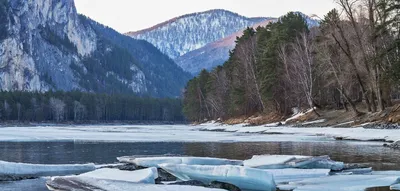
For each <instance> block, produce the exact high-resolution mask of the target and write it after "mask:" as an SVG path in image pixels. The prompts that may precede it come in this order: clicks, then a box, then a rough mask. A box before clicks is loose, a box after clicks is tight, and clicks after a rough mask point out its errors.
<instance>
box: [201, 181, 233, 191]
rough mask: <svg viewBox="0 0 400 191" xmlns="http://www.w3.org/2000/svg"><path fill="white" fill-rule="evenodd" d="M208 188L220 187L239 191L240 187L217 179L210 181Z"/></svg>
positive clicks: (230, 190)
mask: <svg viewBox="0 0 400 191" xmlns="http://www.w3.org/2000/svg"><path fill="white" fill-rule="evenodd" d="M209 188H221V189H224V190H229V191H241V190H240V188H238V187H237V186H235V185H233V184H229V183H224V182H218V181H213V182H211V184H210V186H209Z"/></svg>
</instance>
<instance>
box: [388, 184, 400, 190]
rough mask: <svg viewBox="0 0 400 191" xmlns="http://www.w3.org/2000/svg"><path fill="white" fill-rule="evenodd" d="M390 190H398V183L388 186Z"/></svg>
mask: <svg viewBox="0 0 400 191" xmlns="http://www.w3.org/2000/svg"><path fill="white" fill-rule="evenodd" d="M390 190H400V184H395V185H392V186H390Z"/></svg>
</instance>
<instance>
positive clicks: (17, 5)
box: [0, 0, 190, 96]
mask: <svg viewBox="0 0 400 191" xmlns="http://www.w3.org/2000/svg"><path fill="white" fill-rule="evenodd" d="M0 24H1V26H0V89H1V90H23V91H46V90H49V89H57V90H65V91H70V90H83V91H96V92H135V93H138V94H151V95H155V96H177V95H179V93H180V88H182V87H183V85H180V82H176V81H177V80H178V81H185V80H187V79H188V78H189V77H190V76H189V75H188V74H186V73H184V72H183V71H182V70H179V69H177V68H178V67H177V66H176V65H175V64H174V63H173V62H172V61H171V60H169V59H168V58H165V57H166V56H165V55H163V54H162V53H161V52H159V51H157V50H156V49H155V48H154V47H152V46H151V45H150V44H143V42H139V41H135V40H133V39H130V38H129V39H124V40H125V41H126V40H128V41H129V42H128V43H130V44H131V46H136V47H137V49H140V51H142V53H143V55H140V56H142V57H140V58H139V57H137V56H138V54H137V52H138V51H136V52H135V51H134V50H130V49H128V48H131V47H127V46H121V45H120V44H118V42H117V41H118V40H119V39H121V38H122V39H123V38H125V36H123V35H121V34H119V33H117V32H115V31H113V30H112V29H109V28H107V27H104V26H102V25H100V24H98V23H96V22H94V21H92V20H90V19H88V18H86V17H83V16H80V15H78V14H77V12H76V8H75V5H74V2H73V0H0ZM111 35H112V36H111ZM145 54H153V55H157V56H158V57H159V58H163V60H162V61H160V60H143V57H146V55H145ZM144 62H150V63H152V64H155V62H157V64H158V66H165V67H166V68H168V69H172V70H174V72H177V73H178V75H179V74H181V75H180V76H183V77H182V78H181V79H177V78H171V77H170V76H168V75H164V74H163V73H161V72H157V71H150V70H151V67H148V66H147V65H149V63H144ZM158 78H163V79H164V80H165V81H168V80H170V81H172V83H173V84H172V85H171V87H172V89H170V90H168V91H166V92H165V91H163V90H162V88H161V89H160V88H159V87H163V86H162V85H161V84H158V82H159V81H157V80H155V79H158Z"/></svg>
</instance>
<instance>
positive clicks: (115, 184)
mask: <svg viewBox="0 0 400 191" xmlns="http://www.w3.org/2000/svg"><path fill="white" fill-rule="evenodd" d="M46 185H47V187H48V188H49V189H50V190H65V191H87V190H101V191H127V190H129V191H187V190H190V191H222V190H221V189H213V188H203V187H195V186H180V185H155V184H138V183H132V182H126V181H117V180H103V179H96V178H89V177H56V178H53V179H52V180H50V181H48V182H47V183H46Z"/></svg>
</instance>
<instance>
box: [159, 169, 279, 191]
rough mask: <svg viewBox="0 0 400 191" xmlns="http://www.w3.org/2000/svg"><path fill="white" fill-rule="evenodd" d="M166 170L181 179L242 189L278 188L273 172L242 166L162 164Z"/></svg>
mask: <svg viewBox="0 0 400 191" xmlns="http://www.w3.org/2000/svg"><path fill="white" fill-rule="evenodd" d="M159 166H160V167H161V168H162V169H164V170H165V171H167V172H169V173H171V174H172V175H174V176H176V177H177V178H179V179H180V180H183V181H188V180H198V181H201V182H203V183H205V184H209V183H211V182H213V181H219V182H225V183H229V184H233V185H235V186H237V187H239V188H240V189H242V190H254V191H274V190H275V189H276V185H275V181H274V177H273V175H272V173H270V172H267V171H264V170H261V169H254V168H247V167H242V166H231V165H225V166H205V165H184V164H178V165H176V164H161V165H159Z"/></svg>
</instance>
